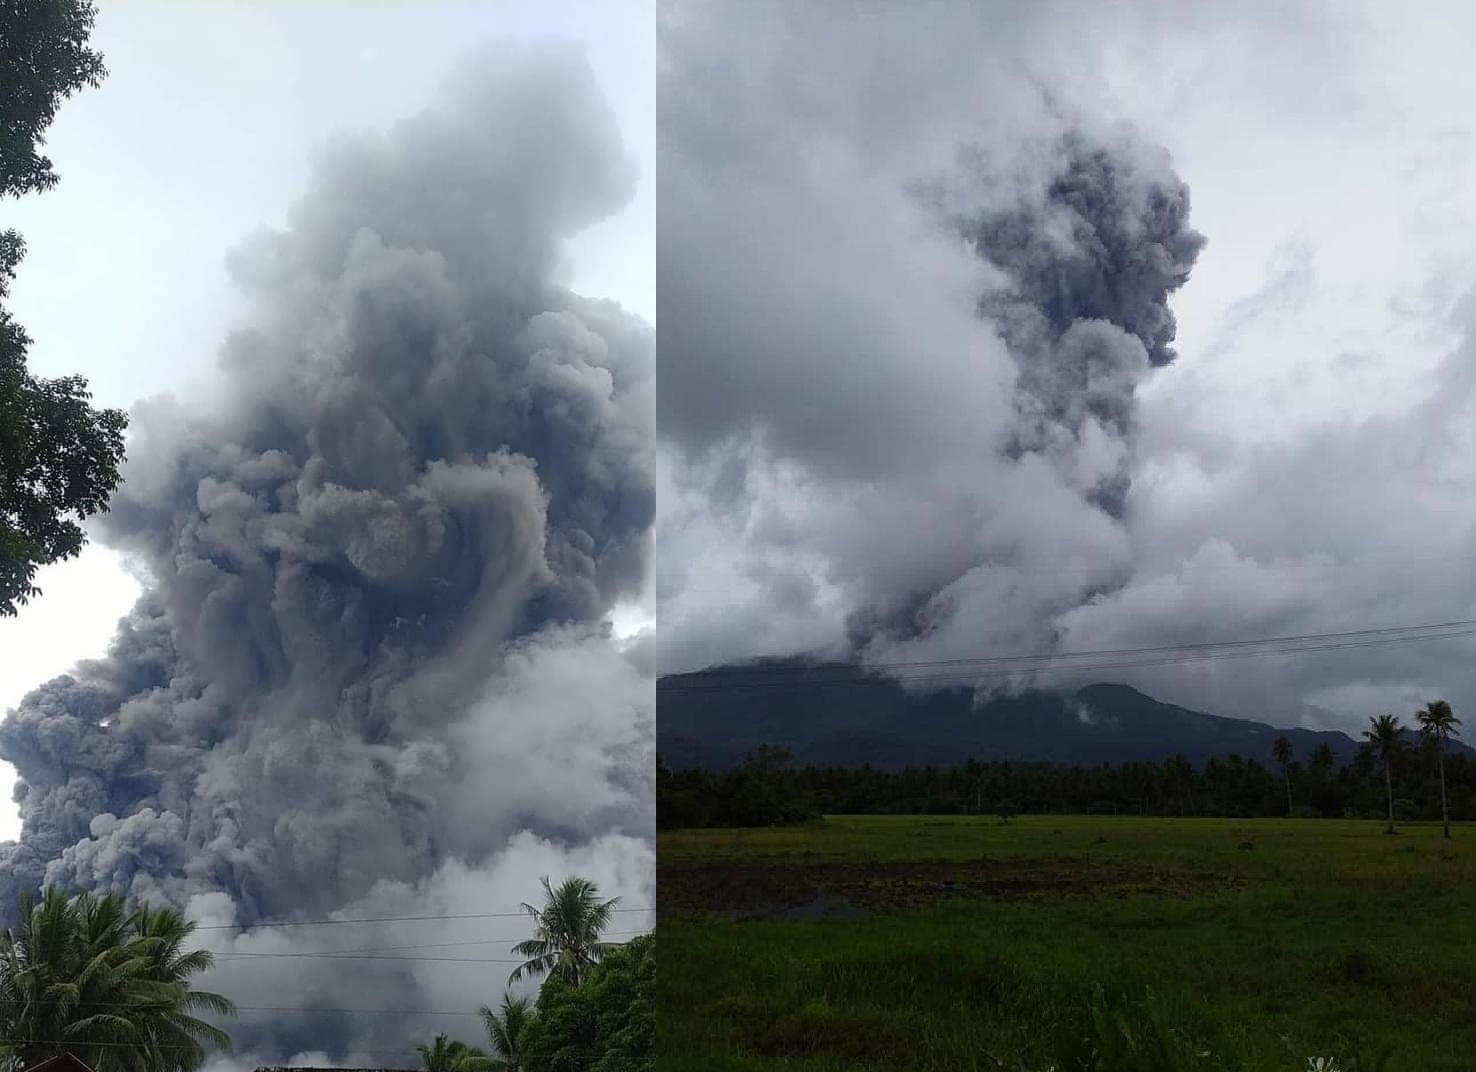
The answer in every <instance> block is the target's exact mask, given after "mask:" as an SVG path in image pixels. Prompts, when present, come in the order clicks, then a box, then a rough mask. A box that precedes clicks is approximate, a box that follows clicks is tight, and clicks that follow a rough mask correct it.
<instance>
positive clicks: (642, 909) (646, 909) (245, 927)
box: [195, 905, 655, 932]
mask: <svg viewBox="0 0 1476 1072" xmlns="http://www.w3.org/2000/svg"><path fill="white" fill-rule="evenodd" d="M610 911H611V913H651V911H655V908H652V907H651V905H635V907H629V908H611V910H610ZM530 915H531V913H528V911H520V913H465V914H461V915H378V917H365V918H357V920H297V921H291V920H272V921H266V923H248V924H242V923H204V924H198V926H196V927H195V930H241V932H249V930H266V929H267V927H331V926H342V924H350V923H428V921H438V920H525V918H528V917H530Z"/></svg>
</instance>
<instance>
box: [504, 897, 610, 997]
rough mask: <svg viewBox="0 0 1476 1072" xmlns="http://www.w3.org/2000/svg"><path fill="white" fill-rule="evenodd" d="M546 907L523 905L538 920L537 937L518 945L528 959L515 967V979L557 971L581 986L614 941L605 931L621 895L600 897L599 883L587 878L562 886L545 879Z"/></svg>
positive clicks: (518, 951) (515, 948)
mask: <svg viewBox="0 0 1476 1072" xmlns="http://www.w3.org/2000/svg"><path fill="white" fill-rule="evenodd" d="M542 881H543V892H544V899H543V907H542V908H534V907H533V906H532V905H530V904H528V903H527V902H524V903H523V910H524V911H525V912H527V913H528V915H529V916H530V917H531V918H532V920H533V937H532V938H530V939H528V940H527V941H526V942H519V943H518V944H517V945H515V946H513V952H514V953H516V954H517V955H518V956H520V957H527V958H528V959H527V960H526V961H524V962H523V963H522V964H519V965H518V966H517V967H516V968H514V969H513V972H512V974H511V975H509V976H508V979H507V981H508V982H509V983H515V982H517V981H518V980H519V979H521V978H522V977H523V976H524V975H534V976H536V975H550V974H551V975H557V976H559V977H560V978H562V979H565V980H566V981H568V982H570V983H573V984H574V985H575V986H578V985H579V984H580V983H581V982H583V981H584V978H585V976H587V975H588V974H589V971H590V969H591V968H593V967H594V966H595V965H596V964H597V963H599V959H600V957H601V955H602V954H604V952H605V951H606V950H607V949H609V948H610V945H609V943H607V942H601V941H600V932H601V931H603V930H604V929H605V928H606V927H608V926H609V925H610V914H611V913H612V912H613V911H614V910H615V906H616V905H617V904H619V903H620V898H618V897H613V898H611V899H610V900H608V901H601V900H600V899H599V890H598V889H597V888H596V886H595V884H594V883H593V882H591V881H589V879H585V878H570V879H566V880H565V881H564V882H563V883H562V884H561V885H560V886H559V888H558V889H554V888H553V887H552V886H551V885H549V881H548V878H547V877H545V878H544V879H543V880H542Z"/></svg>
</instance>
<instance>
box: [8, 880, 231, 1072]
mask: <svg viewBox="0 0 1476 1072" xmlns="http://www.w3.org/2000/svg"><path fill="white" fill-rule="evenodd" d="M193 931H194V924H193V923H187V922H186V921H185V920H184V919H183V918H182V917H181V916H180V915H179V913H178V912H175V911H174V910H173V909H148V908H140V909H138V910H136V911H132V912H130V911H129V910H128V909H127V908H126V907H125V904H124V901H123V899H122V898H121V897H117V896H109V897H103V898H100V899H99V898H93V897H91V896H88V895H85V894H84V895H82V896H80V897H77V898H75V899H73V900H68V899H67V898H66V896H65V895H64V894H63V893H62V892H61V891H60V890H58V889H55V888H50V889H47V890H46V892H45V894H44V896H43V898H42V900H41V901H40V902H36V901H35V900H34V899H32V898H31V897H29V896H26V897H23V898H22V900H21V913H20V923H19V925H18V926H17V927H16V928H15V929H14V930H6V931H5V932H4V933H3V934H0V1040H3V1041H0V1054H3V1061H4V1062H5V1064H6V1065H7V1067H9V1068H10V1069H12V1070H19V1069H23V1068H29V1067H30V1066H31V1065H33V1064H35V1063H36V1062H38V1061H41V1060H44V1059H46V1058H48V1057H53V1056H56V1055H58V1054H60V1053H62V1052H67V1053H70V1054H72V1056H74V1057H76V1058H77V1059H79V1060H81V1061H83V1062H85V1063H86V1064H87V1065H89V1066H90V1067H92V1068H93V1069H95V1070H96V1072H193V1070H195V1069H198V1068H199V1067H200V1066H201V1065H203V1064H204V1063H205V1059H206V1057H207V1056H208V1055H209V1050H210V1049H212V1048H213V1049H217V1050H222V1051H228V1050H229V1049H230V1038H229V1036H228V1035H226V1033H225V1032H224V1031H222V1030H221V1029H220V1028H218V1027H216V1026H215V1025H214V1024H212V1023H211V1022H210V1021H209V1020H207V1019H205V1017H207V1016H214V1017H220V1016H228V1015H231V1014H232V1013H234V1011H235V1010H234V1007H233V1006H232V1005H231V1003H230V1002H229V1001H227V1000H226V999H225V998H223V997H221V996H220V995H219V994H213V993H208V992H205V991H199V990H193V989H191V987H190V979H191V977H192V976H195V975H197V974H199V973H200V972H203V971H205V970H207V969H208V968H209V967H210V965H211V955H210V954H209V953H208V952H205V951H203V950H187V949H186V948H185V946H186V943H187V942H188V941H189V938H190V936H191V934H192V933H193Z"/></svg>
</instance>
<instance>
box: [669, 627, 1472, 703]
mask: <svg viewBox="0 0 1476 1072" xmlns="http://www.w3.org/2000/svg"><path fill="white" fill-rule="evenodd" d="M1471 635H1476V619H1465V620H1460V621H1453V622H1440V623H1432V624H1428V625H1406V626H1386V627H1382V628H1379V629H1359V630H1350V631H1346V632H1341V633H1305V634H1300V635H1296V636H1279V637H1265V638H1260V639H1252V640H1222V641H1202V642H1198V643H1192V644H1172V645H1159V646H1153V647H1136V648H1106V649H1095V650H1086V651H1074V652H1071V651H1067V652H1033V653H1022V654H1018V655H1006V656H978V657H973V658H962V659H935V660H898V661H894V662H887V663H871V664H866V665H864V666H857V667H855V668H851V667H844V668H828V667H823V666H822V667H819V668H815V667H774V666H751V667H732V668H725V669H724V670H722V671H720V672H716V673H712V674H704V675H702V676H701V678H700V680H693V677H696V676H697V675H683V680H677V681H673V680H671V679H670V678H665V679H661V680H658V682H657V686H656V688H657V692H658V693H661V692H668V693H674V692H710V691H719V690H725V689H734V688H768V687H790V688H792V687H807V686H813V685H831V684H834V685H856V684H873V683H874V679H873V678H872V676H870V675H871V674H873V673H874V672H881V673H887V672H892V671H902V672H903V673H898V674H893V676H894V677H896V678H897V679H898V680H901V681H907V682H918V681H922V682H934V681H947V680H951V679H952V680H961V679H976V678H982V677H991V676H1000V675H1011V674H1016V673H1020V672H1022V671H1030V670H1044V671H1051V672H1064V673H1073V672H1078V671H1082V670H1101V669H1117V668H1125V667H1137V666H1166V665H1176V664H1180V663H1189V662H1201V661H1216V660H1219V659H1227V658H1249V657H1257V656H1265V655H1279V654H1292V653H1301V652H1309V651H1334V650H1341V649H1346V648H1366V647H1379V646H1383V645H1386V644H1404V643H1416V642H1425V641H1432V640H1449V639H1454V638H1458V637H1464V636H1471ZM1149 656H1163V658H1149ZM1082 659H1107V660H1110V661H1107V662H1098V663H1090V662H1087V663H1081V662H1077V661H1076V660H1082ZM1052 664H1055V665H1052ZM949 667H956V668H958V669H956V670H953V671H951V672H949V673H940V674H907V673H905V672H906V671H912V670H930V669H933V668H938V669H943V668H949ZM837 669H839V670H840V671H841V672H842V673H844V675H845V676H837V673H836V670H837ZM765 675H767V676H768V677H769V678H770V680H753V681H748V680H743V679H744V678H760V677H763V676H765ZM785 678H788V680H785ZM724 679H732V680H724Z"/></svg>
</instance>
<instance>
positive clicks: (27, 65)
mask: <svg viewBox="0 0 1476 1072" xmlns="http://www.w3.org/2000/svg"><path fill="white" fill-rule="evenodd" d="M3 12H4V14H3V17H0V85H3V86H4V87H5V91H4V93H3V94H0V199H3V198H6V197H18V196H21V195H23V194H27V193H33V192H37V191H41V190H48V189H50V188H51V187H52V186H54V185H56V182H57V175H56V171H55V170H54V169H53V167H52V163H51V160H50V159H48V158H47V157H46V156H45V155H44V154H43V153H42V152H41V147H42V145H43V144H44V143H45V136H46V130H47V128H48V127H50V126H51V123H52V120H54V119H55V118H56V111H57V108H58V107H60V105H61V103H62V101H64V100H66V99H67V98H68V97H70V96H71V95H72V94H73V93H75V92H77V91H78V90H79V89H81V88H83V87H84V86H97V85H99V84H100V83H101V81H102V78H103V75H104V74H106V71H105V69H104V67H103V62H102V57H101V56H100V55H98V54H97V53H96V52H94V51H93V50H92V49H90V48H89V47H88V39H89V38H90V37H91V34H92V26H93V20H94V18H95V17H96V14H97V12H96V9H95V8H94V7H93V5H91V4H88V3H82V2H79V0H15V2H11V3H7V4H6V5H5V7H4V8H3ZM24 255H25V243H24V242H23V241H22V240H21V236H20V235H19V234H17V233H16V232H15V231H14V230H7V231H3V232H0V299H4V298H8V297H9V296H10V286H11V284H12V283H13V282H14V280H15V273H16V269H17V268H18V267H19V265H20V261H21V258H22V257H23V256H24ZM30 345H31V339H30V336H29V335H27V334H26V332H25V330H24V329H23V328H22V327H21V326H20V325H19V324H18V323H16V322H15V319H14V318H13V317H12V316H11V314H10V312H9V311H8V310H7V309H5V308H3V307H0V615H14V614H15V613H16V611H17V608H18V607H20V606H21V605H23V604H25V603H26V602H27V601H28V600H29V599H31V598H32V597H33V596H36V595H37V594H39V589H38V588H37V587H36V585H35V576H36V570H37V568H38V567H40V566H44V565H46V564H48V563H51V562H57V561H60V560H62V559H67V558H72V557H74V556H75V555H77V554H78V553H79V552H80V551H81V550H82V544H83V542H84V536H83V532H82V528H81V525H80V524H79V522H80V521H82V520H85V519H86V518H87V517H89V516H91V515H92V514H95V513H97V512H98V511H100V510H106V509H107V505H108V499H109V497H110V496H111V495H112V492H113V490H114V489H115V488H116V487H117V486H118V481H119V473H118V466H119V463H120V462H121V461H122V459H123V431H124V429H125V428H126V427H127V424H128V419H127V417H126V416H125V415H124V414H123V413H122V412H120V411H118V410H95V409H93V408H92V406H91V405H90V400H91V395H90V394H89V393H88V390H87V381H86V380H84V379H83V378H82V377H80V376H65V377H62V378H60V379H54V380H47V379H40V378H38V377H36V376H33V375H31V373H30V371H29V370H28V369H27V367H26V353H27V351H28V350H29V349H30Z"/></svg>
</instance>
